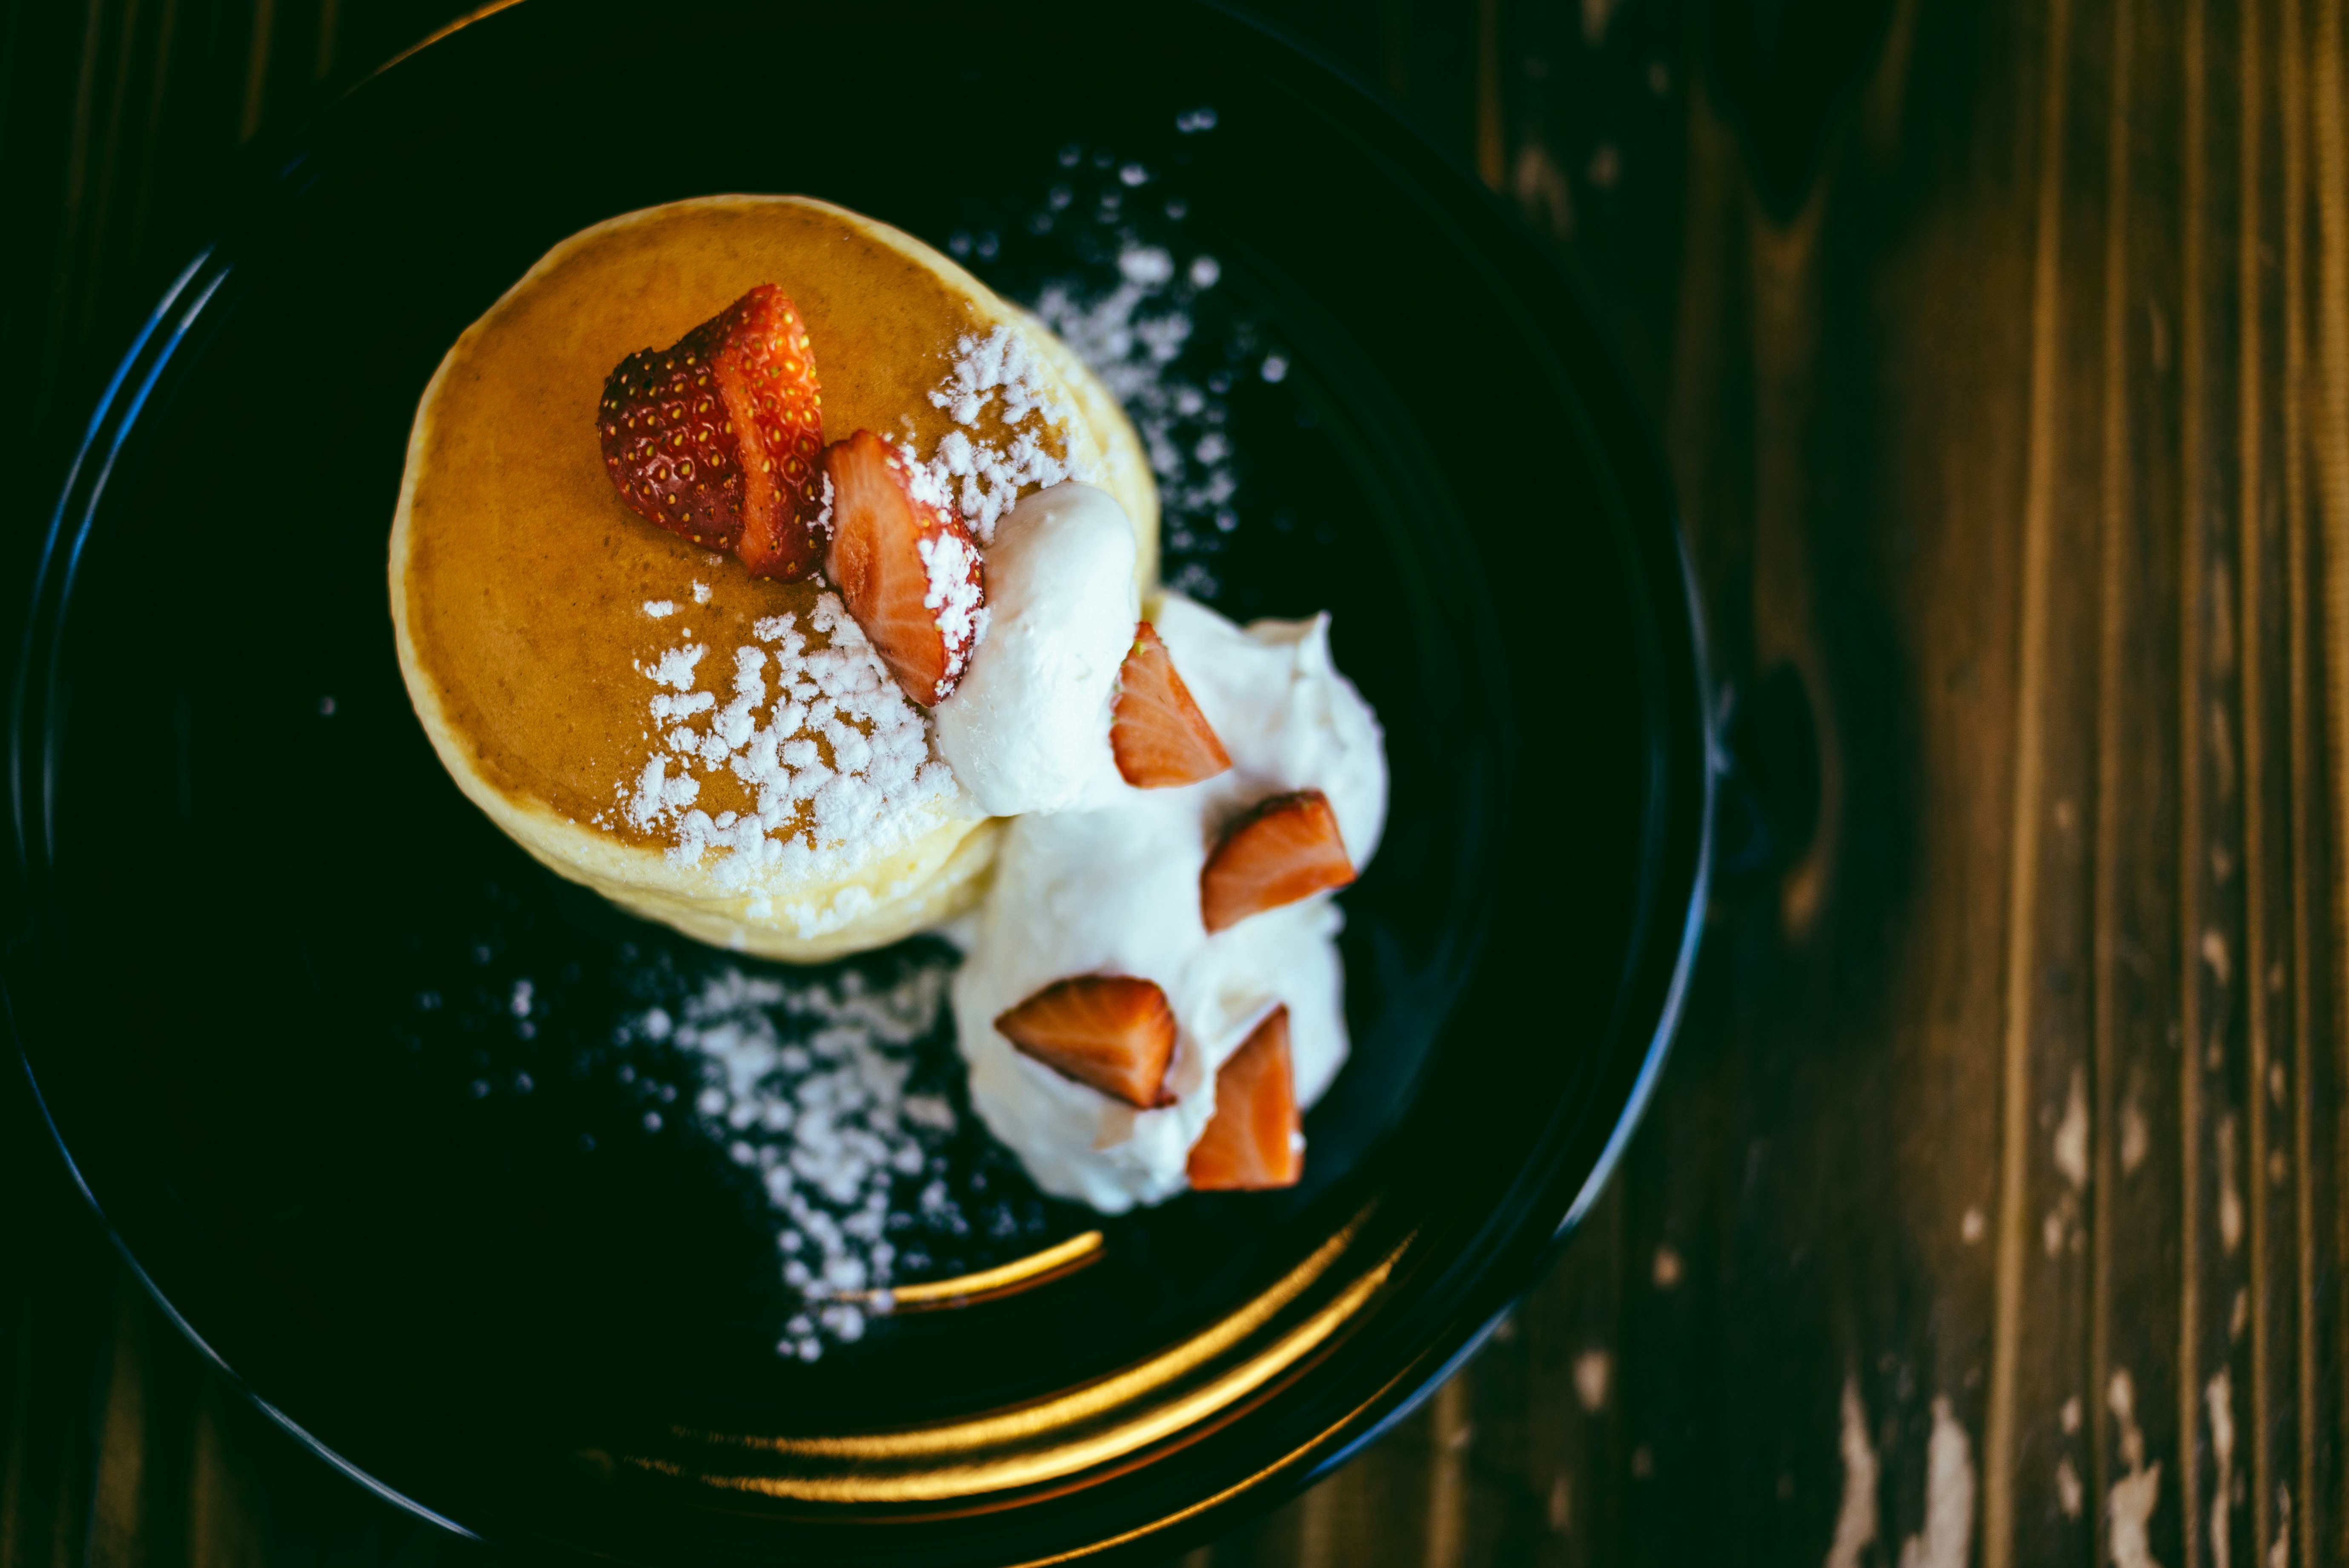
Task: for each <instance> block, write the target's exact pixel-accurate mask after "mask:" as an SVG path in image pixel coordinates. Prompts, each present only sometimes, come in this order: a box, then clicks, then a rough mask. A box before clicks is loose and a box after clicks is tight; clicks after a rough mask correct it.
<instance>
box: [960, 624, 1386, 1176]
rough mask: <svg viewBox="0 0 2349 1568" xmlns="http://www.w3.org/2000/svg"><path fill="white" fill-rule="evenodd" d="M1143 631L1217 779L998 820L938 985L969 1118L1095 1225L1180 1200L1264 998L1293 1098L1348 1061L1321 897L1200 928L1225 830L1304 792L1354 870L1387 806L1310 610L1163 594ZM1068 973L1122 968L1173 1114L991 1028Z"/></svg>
mask: <svg viewBox="0 0 2349 1568" xmlns="http://www.w3.org/2000/svg"><path fill="white" fill-rule="evenodd" d="M990 586H991V585H990ZM1154 624H1155V625H1156V626H1157V628H1158V633H1159V635H1160V637H1161V638H1162V639H1163V640H1164V642H1165V644H1166V645H1167V650H1168V652H1169V654H1170V655H1172V656H1173V658H1174V667H1175V669H1176V670H1177V671H1178V672H1179V673H1180V674H1181V675H1182V676H1183V679H1184V682H1185V685H1186V686H1189V688H1190V690H1191V694H1192V696H1193V697H1194V699H1195V700H1196V701H1197V703H1198V705H1199V708H1200V711H1201V712H1202V713H1203V714H1204V715H1205V716H1206V719H1207V721H1208V723H1209V724H1211V725H1212V726H1214V727H1215V730H1216V735H1217V737H1218V738H1220V739H1221V740H1222V741H1223V743H1224V748H1225V749H1226V751H1228V752H1229V753H1230V754H1231V758H1232V764H1233V766H1232V768H1231V770H1230V771H1228V772H1226V773H1224V774H1222V775H1219V776H1218V777H1216V778H1214V779H1207V780H1206V781H1204V782H1202V783H1198V784H1194V785H1190V786H1187V787H1185V788H1181V789H1133V788H1131V787H1130V786H1127V785H1126V784H1124V783H1123V780H1119V781H1117V782H1116V783H1115V785H1114V788H1113V789H1109V790H1106V791H1104V793H1103V794H1102V796H1101V797H1098V798H1093V799H1086V800H1085V801H1084V802H1083V805H1084V807H1085V808H1086V809H1082V810H1066V811H1061V812H1056V813H1031V814H1029V815H1024V816H1021V817H1019V818H1018V819H1017V820H1014V821H1013V822H1012V823H1011V824H1010V826H1009V830H1007V831H1006V833H1005V837H1004V843H1003V848H1002V851H1001V854H1000V856H999V860H998V861H997V866H996V873H995V876H996V881H995V887H994V891H993V892H992V893H991V894H990V895H989V897H988V903H987V906H986V908H985V909H984V910H983V911H982V912H981V913H980V915H979V917H978V922H977V927H976V931H975V933H974V934H973V937H972V941H971V948H970V954H969V956H968V960H967V961H966V962H965V964H964V965H963V967H962V970H961V972H960V973H959V974H958V975H957V976H956V978H955V984H954V1006H955V1021H956V1026H957V1037H958V1038H959V1040H960V1042H961V1047H962V1052H963V1055H964V1057H965V1058H966V1060H967V1061H968V1064H969V1067H970V1091H971V1103H972V1105H973V1106H974V1108H975V1109H977V1110H978V1113H979V1115H980V1117H981V1118H982V1119H984V1120H985V1121H986V1122H987V1124H988V1128H989V1129H990V1130H992V1131H993V1132H994V1134H995V1135H996V1137H998V1138H999V1139H1000V1140H1003V1141H1004V1142H1005V1143H1006V1144H1008V1145H1009V1146H1010V1147H1011V1149H1012V1150H1014V1151H1016V1152H1017V1153H1018V1154H1019V1156H1020V1159H1021V1160H1022V1161H1023V1162H1024V1163H1025V1164H1026V1165H1027V1167H1028V1171H1029V1173H1030V1175H1031V1176H1032V1177H1034V1178H1035V1180H1036V1182H1037V1184H1038V1185H1039V1186H1040V1187H1042V1188H1043V1189H1044V1190H1045V1191H1048V1192H1051V1193H1054V1194H1057V1195H1059V1196H1061V1197H1065V1198H1073V1199H1077V1200H1079V1201H1081V1202H1086V1203H1090V1204H1092V1206H1093V1207H1094V1208H1096V1209H1099V1210H1102V1211H1103V1212H1108V1213H1118V1212H1123V1211H1124V1210H1126V1209H1128V1208H1130V1207H1132V1206H1133V1204H1135V1203H1137V1202H1139V1203H1154V1202H1160V1201H1162V1200H1164V1199H1165V1198H1168V1197H1171V1196H1173V1195H1174V1193H1176V1192H1179V1191H1183V1190H1184V1188H1185V1185H1186V1180H1185V1162H1186V1161H1187V1159H1188V1156H1189V1153H1190V1149H1191V1145H1192V1144H1193V1143H1195V1141H1197V1140H1198V1137H1199V1134H1200V1132H1201V1130H1204V1129H1205V1128H1206V1124H1207V1120H1208V1119H1209V1117H1211V1116H1212V1115H1213V1114H1214V1112H1215V1104H1216V1088H1215V1079H1216V1068H1219V1067H1221V1066H1222V1065H1223V1062H1224V1060H1225V1058H1226V1057H1229V1056H1230V1055H1231V1054H1232V1052H1233V1051H1235V1050H1237V1049H1238V1047H1239V1046H1240V1045H1241V1043H1242V1042H1243V1041H1245V1040H1246V1039H1247V1037H1248V1035H1249V1033H1250V1032H1251V1031H1252V1030H1254V1029H1255V1027H1256V1026H1257V1025H1258V1024H1259V1023H1261V1022H1263V1020H1264V1019H1265V1018H1266V1017H1267V1016H1268V1015H1269V1014H1270V1013H1271V1012H1272V1011H1273V1009H1274V1008H1276V1007H1278V1006H1287V1007H1288V1023H1289V1048H1290V1053H1291V1059H1292V1066H1293V1071H1294V1074H1295V1087H1296V1091H1297V1097H1298V1101H1299V1105H1300V1106H1304V1105H1310V1104H1311V1103H1312V1102H1313V1101H1314V1100H1316V1099H1319V1097H1320V1095H1321V1093H1322V1091H1323V1090H1325V1089H1326V1088H1328V1087H1329V1085H1330V1079H1331V1078H1334V1077H1335V1076H1336V1075H1337V1072H1338V1069H1339V1068H1340V1066H1341V1065H1342V1064H1343V1063H1344V1061H1345V1058H1346V1050H1347V1040H1346V1026H1345V1008H1344V989H1345V987H1344V975H1343V971H1342V968H1341V966H1340V961H1339V956H1338V950H1337V944H1336V937H1337V934H1338V931H1339V928H1340V924H1341V916H1340V913H1339V911H1338V909H1337V907H1336V906H1335V905H1334V904H1333V903H1331V902H1330V895H1328V894H1326V893H1324V894H1319V895H1316V896H1315V897H1312V898H1309V899H1305V900H1301V901H1299V902H1298V903H1292V904H1288V905H1285V906H1283V907H1281V908H1278V909H1273V910H1267V911H1265V912H1264V913H1260V914H1256V915H1252V916H1250V917H1249V918H1248V919H1247V920H1245V921H1242V922H1241V923H1239V924H1237V925H1236V926H1234V927H1232V928H1231V929H1229V930H1227V931H1222V932H1217V933H1216V934H1213V935H1210V934H1208V933H1207V931H1206V927H1205V925H1204V924H1203V923H1202V922H1201V920H1200V913H1199V872H1200V868H1201V867H1202V866H1203V865H1204V864H1205V862H1206V855H1207V850H1208V847H1209V845H1210V844H1211V843H1212V842H1213V841H1214V840H1215V838H1216V835H1217V834H1218V833H1219V832H1220V831H1221V830H1222V827H1223V825H1224V824H1225V823H1226V822H1227V821H1229V820H1231V819H1232V818H1233V817H1235V816H1237V815H1238V814H1239V813H1240V812H1241V811H1243V810H1247V808H1248V807H1249V806H1251V805H1253V804H1255V803H1256V802H1257V801H1258V800H1261V799H1264V798H1265V797H1266V796H1268V795H1275V794H1280V793H1284V792H1286V791H1288V790H1294V789H1319V790H1320V791H1322V793H1323V794H1325V795H1326V796H1328V797H1329V799H1330V806H1331V809H1332V810H1333V812H1334V813H1335V814H1336V816H1337V818H1338V825H1339V831H1340V835H1341V836H1342V837H1343V838H1344V839H1345V841H1346V847H1347V851H1348V854H1349V858H1350V859H1351V860H1352V861H1353V862H1354V865H1355V867H1356V869H1357V870H1360V869H1361V867H1362V866H1363V865H1364V864H1366V863H1367V862H1368V861H1369V860H1370V857H1371V853H1372V852H1373V851H1375V850H1376V848H1377V846H1378V840H1379V835H1380V832H1381V829H1382V828H1383V826H1384V823H1385V816H1386V790H1387V774H1386V758H1385V754H1384V749H1383V744H1382V741H1381V736H1380V733H1379V727H1378V722H1377V720H1376V718H1375V717H1373V716H1372V714H1371V709H1370V707H1369V705H1368V704H1366V703H1364V702H1363V701H1362V699H1361V696H1360V694H1358V693H1357V692H1356V691H1355V690H1354V688H1353V687H1352V686H1350V685H1349V684H1348V683H1347V681H1346V680H1345V678H1344V677H1343V676H1340V675H1339V674H1338V672H1337V669H1336V668H1335V666H1334V665H1332V664H1331V663H1330V647H1329V617H1328V616H1326V615H1322V616H1317V617H1315V618H1314V619H1312V620H1310V621H1302V622H1279V621H1268V622H1260V623H1258V624H1256V625H1254V626H1252V627H1249V628H1248V629H1247V630H1246V631H1242V630H1241V629H1240V628H1239V627H1237V626H1236V625H1234V624H1232V623H1230V622H1229V621H1226V620H1225V619H1224V618H1223V617H1222V616H1220V615H1218V614H1216V613H1215V612H1214V611H1212V610H1209V609H1206V608H1205V607H1204V606H1202V605H1199V604H1196V603H1193V602H1192V601H1190V600H1188V599H1185V598H1183V597H1181V596H1179V595H1175V594H1169V595H1167V596H1166V597H1165V599H1164V602H1163V603H1161V604H1160V605H1159V607H1158V611H1157V614H1156V616H1155V617H1154ZM1085 974H1104V975H1138V976H1141V977H1142V978H1144V979H1148V980H1153V981H1155V982H1156V983H1157V984H1158V985H1159V986H1160V987H1161V989H1163V990H1164V992H1165V993H1166V998H1167V1002H1168V1005H1169V1006H1171V1007H1172V1008H1173V1010H1174V1018H1175V1045H1174V1061H1173V1063H1172V1064H1171V1065H1170V1067H1169V1068H1168V1070H1167V1078H1166V1088H1167V1092H1168V1093H1170V1094H1171V1095H1173V1096H1174V1100H1175V1103H1174V1104H1173V1105H1172V1106H1168V1107H1166V1108H1164V1109H1155V1110H1136V1109H1133V1108H1132V1107H1130V1106H1127V1105H1124V1104H1123V1103H1121V1102H1119V1101H1117V1100H1114V1099H1111V1098H1110V1097H1108V1096H1106V1095H1103V1094H1102V1093H1100V1092H1098V1091H1096V1090H1094V1089H1092V1088H1088V1087H1086V1086H1085V1085H1082V1084H1079V1083H1076V1082H1073V1081H1071V1079H1069V1078H1063V1077H1062V1076H1061V1074H1059V1073H1058V1072H1055V1071H1054V1070H1053V1069H1052V1068H1048V1067H1046V1066H1044V1065H1043V1064H1042V1063H1040V1062H1038V1061H1034V1060H1032V1059H1030V1057H1026V1056H1025V1055H1023V1054H1021V1053H1020V1052H1019V1050H1018V1049H1017V1048H1016V1047H1013V1046H1012V1044H1011V1043H1010V1041H1009V1040H1008V1039H1006V1038H1004V1037H1003V1036H1002V1035H1000V1034H999V1033H998V1032H997V1031H996V1028H995V1019H996V1018H997V1017H998V1016H1000V1015H1001V1014H1002V1013H1003V1012H1004V1011H1005V1010H1006V1009H1008V1008H1009V1007H1011V1006H1014V1005H1016V1004H1018V1003H1019V1002H1020V1001H1022V1000H1024V999H1026V998H1027V997H1028V996H1030V995H1033V994H1034V993H1035V992H1036V991H1038V990H1040V989H1041V988H1042V987H1044V986H1045V985H1050V984H1051V983H1052V982H1053V981H1055V980H1060V979H1063V978H1065V977H1067V976H1069V975H1085Z"/></svg>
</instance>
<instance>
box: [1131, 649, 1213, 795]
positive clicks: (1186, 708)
mask: <svg viewBox="0 0 2349 1568" xmlns="http://www.w3.org/2000/svg"><path fill="white" fill-rule="evenodd" d="M1112 711H1113V713H1114V716H1115V717H1113V718H1112V720H1111V722H1110V727H1109V747H1110V750H1111V751H1112V753H1114V754H1115V756H1116V758H1117V770H1118V772H1119V773H1120V774H1121V775H1123V777H1124V779H1125V781H1126V782H1127V783H1129V784H1131V785H1133V787H1134V788H1135V789H1169V788H1172V787H1173V786H1174V785H1177V784H1196V783H1197V782H1198V781H1199V780H1200V779H1213V778H1214V777H1215V776H1216V774H1218V773H1221V772H1222V771H1224V769H1227V768H1229V767H1230V766H1231V765H1232V758H1231V754H1230V753H1229V752H1227V751H1226V750H1225V749H1224V743H1223V742H1222V741H1220V740H1218V739H1216V731H1215V727H1213V726H1212V725H1210V724H1208V722H1207V716H1206V714H1203V713H1201V712H1200V711H1199V705H1198V704H1197V703H1195V702H1194V701H1192V700H1191V688H1190V687H1188V686H1185V685H1184V684H1183V677H1182V676H1181V675H1180V674H1179V673H1178V672H1177V671H1176V670H1175V668H1174V660H1173V659H1172V658H1170V657H1168V656H1167V653H1166V645H1165V644H1164V643H1162V642H1160V641H1159V640H1158V628H1156V627H1155V626H1153V625H1152V624H1150V623H1149V622H1147V621H1143V622H1142V623H1141V624H1138V625H1136V626H1135V627H1134V629H1133V648H1132V650H1131V651H1129V652H1128V653H1127V654H1126V655H1125V663H1124V664H1123V665H1120V666H1118V672H1117V704H1116V707H1115V708H1114V709H1113V710H1112Z"/></svg>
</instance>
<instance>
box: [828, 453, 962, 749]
mask: <svg viewBox="0 0 2349 1568" xmlns="http://www.w3.org/2000/svg"><path fill="white" fill-rule="evenodd" d="M823 464H824V471H825V473H826V474H828V475H830V476H831V480H832V551H831V553H830V554H829V555H828V556H827V557H826V558H825V560H824V570H825V571H826V572H827V573H830V575H831V577H832V580H833V582H834V583H838V584H839V585H840V596H841V598H842V600H843V601H844V602H845V603H847V605H848V613H849V614H852V615H854V616H855V617H856V624H858V625H860V626H862V627H864V634H865V635H866V636H868V637H870V638H872V639H873V645H874V648H875V649H876V650H878V651H879V653H880V655H881V662H882V663H884V664H885V665H888V666H889V673H890V674H891V675H893V676H896V677H897V684H898V685H899V686H903V687H904V688H905V695H906V696H909V697H912V698H913V699H914V700H915V701H916V702H917V703H920V704H921V705H922V706H923V707H928V706H930V705H931V704H932V703H936V702H940V701H943V700H944V699H945V698H946V696H947V694H948V693H949V692H951V691H953V690H954V688H955V685H956V683H957V682H958V681H960V680H961V679H962V672H963V668H964V666H965V665H967V664H968V662H969V660H970V651H971V649H972V648H973V647H974V646H976V645H978V636H979V632H980V630H981V629H982V628H983V627H984V626H985V624H986V605H987V589H986V585H985V583H984V582H983V581H982V579H981V577H980V575H979V562H978V545H976V544H974V543H972V542H971V537H970V530H968V528H965V527H964V526H963V521H962V519H961V518H960V517H958V516H957V515H956V514H955V511H954V510H953V509H952V508H951V507H948V506H946V505H943V504H941V503H940V502H938V501H936V500H916V497H915V493H914V492H915V489H916V485H917V484H918V483H919V482H920V481H919V477H918V476H917V475H916V473H915V471H914V469H913V468H912V466H911V465H910V464H908V463H907V462H906V461H905V458H904V457H903V456H902V455H901V454H900V453H899V452H898V451H897V449H895V448H894V447H892V446H890V445H889V444H888V443H887V442H886V441H884V440H883V439H882V438H880V437H878V436H876V435H874V433H873V432H872V431H870V430H859V431H857V432H856V434H854V435H853V436H851V437H849V438H848V439H846V440H844V441H834V442H833V444H832V445H831V446H829V447H827V448H825V449H824V453H823Z"/></svg>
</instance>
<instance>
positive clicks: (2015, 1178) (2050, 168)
mask: <svg viewBox="0 0 2349 1568" xmlns="http://www.w3.org/2000/svg"><path fill="white" fill-rule="evenodd" d="M2070 32H2071V6H2070V5H2069V3H2068V0H2051V4H2050V5H2049V6H2048V9H2047V49H2046V57H2045V58H2046V64H2045V67H2044V70H2045V74H2046V79H2045V82H2044V85H2043V96H2042V100H2041V107H2040V123H2039V167H2038V173H2037V181H2038V183H2037V192H2038V210H2037V214H2036V229H2035V232H2034V238H2033V264H2032V297H2031V371H2030V375H2031V381H2030V405H2029V407H2030V413H2029V420H2030V424H2029V433H2028V437H2027V441H2028V446H2027V453H2026V456H2025V459H2024V480H2023V607H2022V615H2021V620H2020V624H2019V625H2018V627H2017V634H2018V635H2019V637H2020V639H2021V646H2020V655H2019V660H2018V664H2019V668H2018V670H2017V674H2016V679H2015V691H2016V711H2015V731H2016V734H2015V761H2014V795H2013V809H2012V816H2011V820H2010V834H2011V836H2010V839H2009V850H2008V861H2007V899H2006V954H2005V971H2006V972H2005V991H2006V998H2005V1018H2004V1024H2003V1028H2002V1039H2001V1053H2000V1054H2001V1068H2002V1071H2001V1094H2000V1126H1999V1194H1998V1228H1997V1244H1998V1256H1997V1261H1996V1275H1995V1279H1996V1285H1995V1289H1996V1294H1995V1295H1994V1297H1993V1299H1992V1341H1991V1387H1990V1398H1989V1411H1988V1415H1987V1418H1986V1419H1985V1421H1984V1430H1983V1437H1982V1568H2010V1564H2011V1563H2012V1562H2013V1553H2014V1520H2015V1511H2014V1464H2015V1401H2016V1387H2015V1384H2016V1373H2017V1367H2016V1362H2017V1358H2018V1356H2019V1354H2020V1349H2021V1341H2022V1334H2023V1323H2022V1312H2023V1256H2024V1248H2023V1229H2024V1220H2023V1207H2024V1198H2025V1188H2026V1185H2027V1181H2028V1175H2029V1165H2028V1158H2027V1154H2028V1149H2029V1145H2030V1141H2031V1107H2030V1103H2029V1102H2030V1049H2031V1018H2032V1009H2031V1000H2032V970H2033V965H2032V964H2031V935H2032V929H2033V919H2032V917H2033V913H2034V912H2035V911H2036V909H2037V907H2038V903H2039V841H2040V831H2039V825H2040V818H2041V816H2042V811H2043V803H2042V801H2041V800H2040V795H2041V793H2042V789H2043V784H2042V779H2043V776H2044V766H2045V759H2044V723H2045V715H2044V696H2045V694H2044V687H2045V685H2046V675H2045V664H2046V657H2047V653H2046V643H2047V594H2048V583H2047V576H2048V561H2047V557H2048V552H2049V550H2050V546H2051V540H2050V534H2051V533H2052V531H2053V530H2054V516H2053V513H2054V482H2055V480H2054V476H2055V443H2056V439H2057V430H2058V420H2057V417H2056V415H2057V410H2056V407H2055V404H2056V392H2057V388H2056V334H2057V328H2058V325H2059V323H2058V310H2059V305H2060V300H2059V297H2058V287H2057V285H2058V283H2059V281H2060V273H2059V265H2060V263H2061V259H2062V250H2061V242H2062V222H2063V174H2064V88H2065V78H2066V76H2067V74H2068V72H2069V69H2070V48H2071V38H2070Z"/></svg>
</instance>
